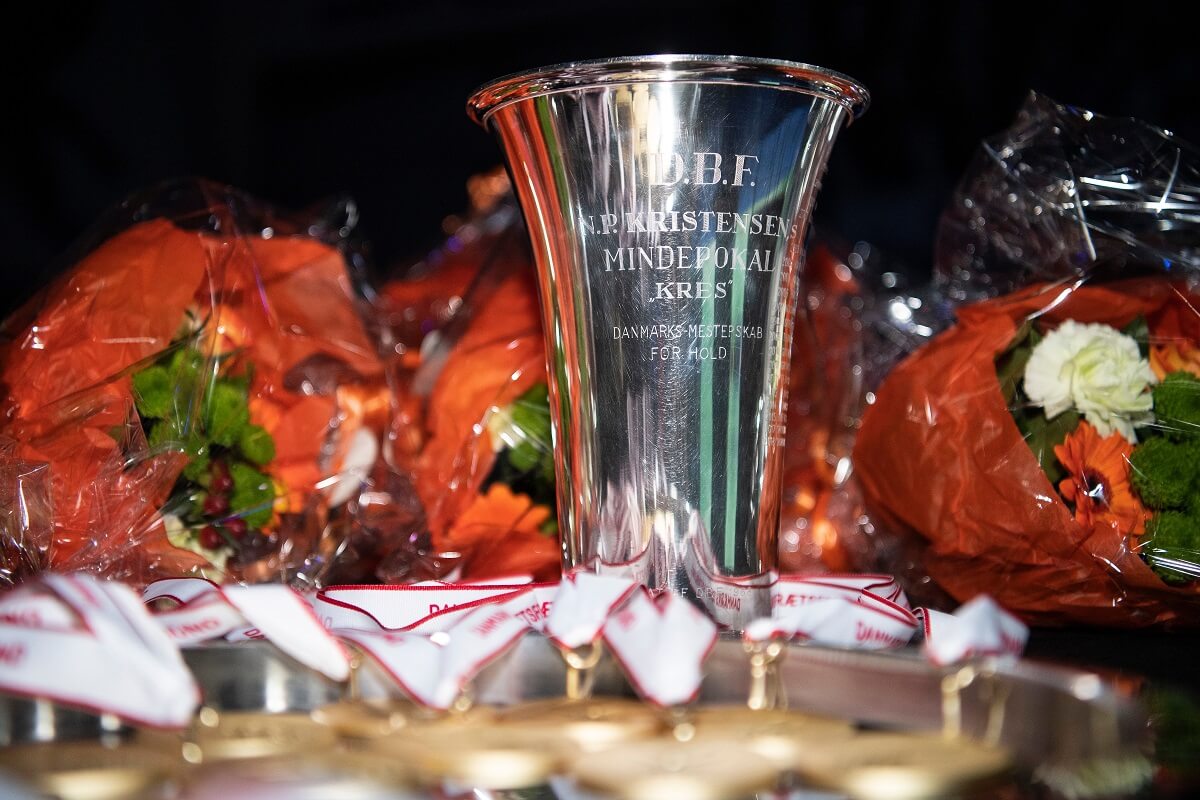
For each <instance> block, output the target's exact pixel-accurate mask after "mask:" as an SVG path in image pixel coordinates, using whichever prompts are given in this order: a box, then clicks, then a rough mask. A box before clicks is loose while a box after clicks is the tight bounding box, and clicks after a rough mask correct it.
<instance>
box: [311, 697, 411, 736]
mask: <svg viewBox="0 0 1200 800" xmlns="http://www.w3.org/2000/svg"><path fill="white" fill-rule="evenodd" d="M414 716H417V715H416V713H415V706H414V705H413V704H412V703H408V702H405V701H392V702H389V701H382V702H374V701H370V700H343V701H342V702H340V703H331V704H330V705H327V706H321V707H320V708H317V709H315V710H314V711H313V712H312V718H313V721H314V722H316V723H317V724H318V725H324V726H325V727H327V728H329V729H330V730H332V731H333V732H334V733H336V734H337V735H338V736H341V737H343V738H346V739H375V738H378V737H380V736H387V735H388V734H390V733H393V732H395V731H398V730H400V729H401V728H403V727H404V726H405V725H407V724H408V720H409V719H410V718H411V717H414Z"/></svg>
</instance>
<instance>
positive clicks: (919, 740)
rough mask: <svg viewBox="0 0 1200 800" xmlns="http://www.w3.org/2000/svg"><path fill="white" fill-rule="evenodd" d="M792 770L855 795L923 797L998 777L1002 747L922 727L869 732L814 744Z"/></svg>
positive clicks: (870, 799)
mask: <svg viewBox="0 0 1200 800" xmlns="http://www.w3.org/2000/svg"><path fill="white" fill-rule="evenodd" d="M800 761H801V762H802V763H800V764H799V765H798V769H797V771H798V772H800V774H801V775H802V776H803V777H804V778H806V779H807V780H809V781H812V782H813V783H815V784H818V785H820V786H826V787H829V788H832V789H837V790H840V791H844V792H846V793H847V794H849V795H851V796H852V797H854V798H858V800H925V798H937V797H947V796H956V795H958V794H961V793H963V792H965V791H968V790H973V789H977V788H980V787H982V786H984V785H986V784H988V783H989V782H991V781H995V780H998V779H1001V778H1003V777H1004V775H1005V774H1006V773H1007V772H1008V770H1009V768H1010V766H1011V762H1010V760H1009V757H1008V755H1007V754H1006V753H1004V751H1002V750H998V749H996V748H993V747H987V746H985V745H982V744H979V743H977V742H972V741H970V740H967V739H963V738H961V737H959V738H947V737H944V736H941V735H938V734H928V733H919V734H917V733H914V734H904V733H869V734H862V735H861V736H859V737H857V738H855V739H853V740H851V741H847V742H842V743H838V742H833V743H829V744H825V745H814V746H812V747H810V748H808V749H807V750H806V751H805V752H804V754H803V755H802V757H801V759H800Z"/></svg>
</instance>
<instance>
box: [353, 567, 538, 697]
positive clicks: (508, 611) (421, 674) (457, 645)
mask: <svg viewBox="0 0 1200 800" xmlns="http://www.w3.org/2000/svg"><path fill="white" fill-rule="evenodd" d="M539 602H540V601H538V600H537V599H536V598H535V597H534V595H533V590H532V589H530V590H527V591H526V592H523V593H520V594H517V595H516V596H511V597H509V598H508V599H506V600H505V601H504V602H499V603H488V604H485V605H481V606H478V607H476V608H473V609H471V610H470V611H469V612H467V613H466V614H464V615H463V616H461V617H460V618H459V619H458V620H457V621H456V622H455V623H454V625H453V626H451V627H450V628H448V629H446V630H442V631H437V632H435V633H433V634H429V635H426V634H422V633H413V632H393V631H384V630H376V631H367V630H353V629H347V630H341V631H339V632H338V633H339V635H340V636H341V637H342V638H343V639H345V640H346V641H348V642H351V643H352V644H354V645H355V646H357V647H359V648H360V649H361V650H362V651H363V652H365V653H366V654H367V655H369V656H370V657H371V658H372V659H374V660H375V661H376V662H377V663H378V664H379V666H380V667H382V668H383V670H384V671H385V672H386V673H387V674H388V675H390V676H391V677H392V679H393V680H394V681H395V682H396V683H397V684H398V685H399V686H400V688H401V689H403V690H404V692H405V693H406V694H407V695H409V696H410V697H411V698H413V699H414V700H415V701H417V702H418V703H421V704H422V705H424V706H427V707H429V708H436V709H440V710H445V709H448V708H450V707H451V706H452V705H453V704H454V702H455V700H457V699H458V697H459V695H460V694H462V691H463V689H464V688H465V687H466V685H467V683H468V682H469V681H470V680H471V679H472V678H473V677H474V676H475V675H476V674H478V673H479V671H480V670H482V669H483V668H484V667H485V666H487V665H488V664H490V663H491V662H493V661H494V660H496V659H497V658H499V657H500V656H501V655H503V654H504V653H505V652H507V651H508V649H509V648H510V647H512V646H513V645H514V644H516V642H517V640H518V639H520V638H521V637H522V636H523V635H525V634H526V633H528V632H529V631H530V630H531V628H530V626H529V622H528V621H527V616H525V615H526V614H527V612H528V608H529V607H530V605H531V604H536V603H539Z"/></svg>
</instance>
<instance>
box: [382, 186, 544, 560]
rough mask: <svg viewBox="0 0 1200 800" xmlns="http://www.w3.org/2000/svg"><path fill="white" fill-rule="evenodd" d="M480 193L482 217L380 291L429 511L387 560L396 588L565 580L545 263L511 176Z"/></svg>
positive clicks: (475, 190) (461, 224) (477, 214)
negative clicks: (539, 264)
mask: <svg viewBox="0 0 1200 800" xmlns="http://www.w3.org/2000/svg"><path fill="white" fill-rule="evenodd" d="M469 188H470V191H471V195H472V207H473V210H472V212H471V214H469V215H468V217H467V218H466V219H465V220H460V219H451V220H450V223H451V226H452V232H451V235H450V237H449V239H448V240H447V241H446V242H445V243H444V244H443V245H442V246H441V247H440V248H439V249H438V250H436V251H435V252H434V253H432V254H431V255H430V256H429V257H428V258H427V259H426V260H425V261H423V262H422V263H420V264H418V265H416V266H415V267H414V268H412V269H410V270H409V271H408V273H407V274H405V275H404V276H403V277H402V278H399V279H397V280H393V281H390V282H388V283H386V284H385V285H384V286H383V287H382V288H381V291H380V305H381V307H382V309H383V312H384V318H385V319H386V320H387V322H388V327H389V329H390V330H392V331H393V334H394V338H395V340H396V342H397V353H398V355H397V359H396V361H397V362H398V367H397V370H398V375H399V379H398V380H397V381H396V386H397V390H398V392H399V394H400V397H401V400H400V404H401V407H402V408H403V409H406V414H407V416H406V419H407V421H408V423H409V424H408V425H407V426H406V427H405V428H404V430H403V431H401V432H399V436H400V437H401V441H400V442H399V445H398V447H397V455H396V460H397V463H398V464H403V465H404V467H405V468H406V470H407V473H408V474H409V475H410V476H411V481H412V485H413V488H414V491H415V496H416V497H417V499H418V500H419V502H420V505H421V508H422V509H423V512H424V516H423V523H424V524H423V528H422V530H421V531H420V533H419V534H417V535H414V536H412V537H410V539H409V541H408V542H407V543H406V545H405V546H403V547H400V548H398V549H396V550H394V551H393V552H391V553H390V554H389V555H388V557H387V558H386V559H385V560H384V561H383V563H381V565H380V568H379V571H378V577H379V578H380V579H382V580H384V581H387V582H411V581H416V580H425V579H430V578H442V579H446V578H454V579H461V580H484V579H488V578H495V577H501V576H514V575H531V576H533V577H534V578H537V579H553V578H556V577H557V575H558V572H559V564H560V559H561V555H560V553H561V550H560V546H559V541H558V536H557V525H556V520H555V486H554V457H553V451H552V447H551V440H550V408H549V401H548V399H547V388H546V360H545V354H544V350H543V338H542V328H541V315H540V313H539V310H538V298H537V285H536V281H535V278H534V274H533V267H532V257H531V256H530V254H529V252H528V249H527V246H526V244H525V242H526V236H525V232H524V230H523V228H522V227H521V221H520V214H519V213H518V212H517V210H516V206H515V204H514V203H513V201H512V198H511V196H509V195H508V193H507V190H508V181H507V178H506V177H505V176H504V174H503V173H502V172H496V173H491V174H488V175H481V176H478V177H477V178H475V179H474V180H473V181H472V183H471V186H470V187H469Z"/></svg>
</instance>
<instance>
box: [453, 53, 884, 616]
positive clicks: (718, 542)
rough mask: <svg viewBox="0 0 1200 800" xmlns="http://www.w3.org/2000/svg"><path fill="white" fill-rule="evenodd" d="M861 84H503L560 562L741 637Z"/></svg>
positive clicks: (750, 80)
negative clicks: (528, 260) (642, 590)
mask: <svg viewBox="0 0 1200 800" xmlns="http://www.w3.org/2000/svg"><path fill="white" fill-rule="evenodd" d="M866 98H867V95H866V92H865V90H864V89H863V88H862V87H861V86H859V85H858V84H856V83H854V82H853V81H852V80H850V79H849V78H845V77H844V76H840V75H837V74H836V73H832V72H829V71H827V70H821V69H819V68H815V67H809V66H806V65H802V64H789V63H786V62H776V61H765V60H754V59H738V58H732V57H707V56H653V57H645V58H638V59H613V60H608V61H601V62H583V63H579V64H571V65H564V66H561V67H554V68H549V69H546V70H540V71H537V72H533V73H526V74H524V75H518V76H512V77H509V78H504V79H501V80H499V81H497V82H495V83H493V84H491V85H489V86H486V87H484V88H483V89H481V90H479V91H478V92H477V93H476V94H475V95H474V96H473V97H472V98H471V101H470V103H469V108H470V111H471V114H472V115H473V116H474V117H475V118H476V119H477V120H479V121H482V122H485V124H486V125H487V126H488V128H489V129H490V130H492V131H493V132H494V133H495V134H496V135H497V136H498V138H499V140H500V143H501V146H502V148H503V150H504V155H505V159H506V161H507V163H508V167H509V170H510V172H511V174H512V178H513V186H514V188H515V191H516V193H517V196H518V198H519V199H520V202H521V206H522V209H523V210H524V213H525V218H526V223H527V225H528V227H529V231H530V235H531V238H532V241H533V249H534V256H535V260H536V263H537V267H538V272H539V278H540V287H541V301H542V312H543V318H544V329H545V332H546V337H547V353H548V357H549V360H550V363H549V379H550V380H549V382H550V397H551V411H552V414H553V420H554V442H555V445H554V446H555V457H556V466H557V478H558V487H559V498H558V505H559V519H560V523H561V524H560V530H562V531H563V558H564V562H565V563H566V564H567V565H568V566H579V565H587V566H588V567H590V568H592V569H595V570H597V571H601V572H604V571H616V572H621V573H624V574H631V575H633V576H635V577H636V578H638V579H639V580H641V581H642V582H643V583H645V584H646V585H648V586H649V587H651V588H653V589H667V590H670V591H673V592H676V593H678V594H680V595H683V596H686V597H689V598H691V599H693V600H694V601H695V602H697V603H699V604H700V605H701V606H702V607H704V608H705V609H707V610H708V611H709V613H711V614H712V615H713V616H714V617H716V618H717V619H718V620H719V621H721V622H722V623H723V624H725V625H727V626H729V627H731V628H734V629H739V628H741V627H742V626H743V625H744V623H745V622H747V621H749V620H750V619H752V618H755V617H758V616H762V615H763V614H765V613H766V611H767V610H768V609H767V603H768V594H767V590H766V589H765V587H764V586H763V585H762V583H763V582H762V581H761V580H759V576H760V575H761V574H762V573H763V572H765V571H766V570H769V569H770V568H771V567H773V566H774V564H775V549H776V537H777V528H778V516H779V500H780V494H779V490H780V474H779V472H780V467H781V464H780V455H781V445H782V444H783V437H784V420H785V416H786V415H785V413H784V409H785V407H786V403H787V385H788V381H787V374H786V372H787V364H788V360H789V353H790V349H791V327H792V316H793V313H794V311H795V304H796V299H797V291H798V278H799V272H800V267H801V261H802V253H803V244H804V236H805V230H806V227H807V225H808V220H809V216H810V213H811V210H812V205H813V199H814V196H815V193H816V189H817V186H818V184H819V182H820V178H821V174H822V172H823V171H824V168H825V163H826V159H827V157H828V155H829V151H830V148H831V147H832V145H833V141H834V138H835V137H836V135H837V133H838V132H839V131H840V129H841V128H842V127H843V126H844V125H845V124H846V123H847V122H848V121H849V119H850V118H851V117H852V116H853V114H855V113H857V112H859V111H861V110H862V108H864V107H865V104H866Z"/></svg>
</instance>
